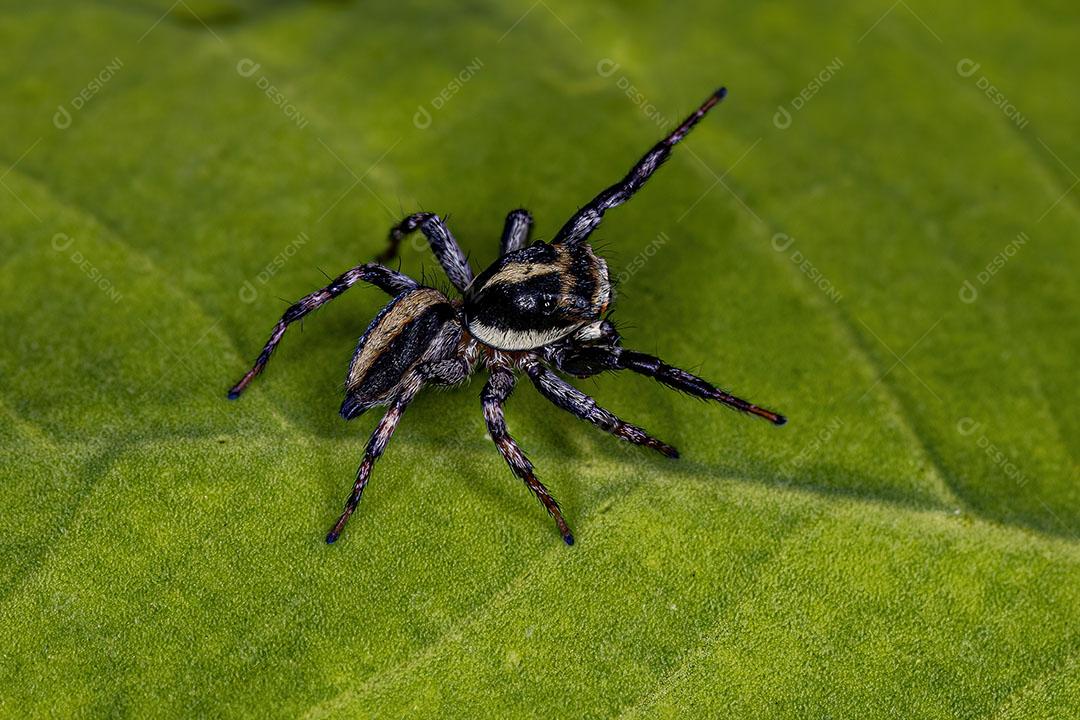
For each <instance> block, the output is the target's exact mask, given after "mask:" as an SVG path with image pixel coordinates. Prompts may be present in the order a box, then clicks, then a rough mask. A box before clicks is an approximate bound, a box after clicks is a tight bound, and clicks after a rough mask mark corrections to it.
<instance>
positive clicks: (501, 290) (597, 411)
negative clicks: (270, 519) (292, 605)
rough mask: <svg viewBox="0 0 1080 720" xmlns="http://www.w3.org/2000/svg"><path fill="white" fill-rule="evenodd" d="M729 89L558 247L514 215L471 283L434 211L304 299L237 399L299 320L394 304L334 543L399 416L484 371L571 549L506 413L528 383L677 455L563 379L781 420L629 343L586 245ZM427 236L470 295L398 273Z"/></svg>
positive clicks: (354, 411)
mask: <svg viewBox="0 0 1080 720" xmlns="http://www.w3.org/2000/svg"><path fill="white" fill-rule="evenodd" d="M725 92H726V91H725V90H724V88H721V89H720V90H718V91H717V92H715V93H714V94H713V95H711V96H710V97H709V99H708V100H706V101H705V102H704V103H703V104H702V105H701V107H699V108H698V109H697V110H696V111H694V112H693V113H692V114H691V115H690V116H689V117H688V118H687V119H686V120H685V121H684V122H683V123H682V124H681V125H680V126H679V127H678V128H676V129H675V130H674V131H673V132H672V133H671V134H670V135H668V136H667V137H666V138H664V139H663V140H661V141H660V142H659V143H657V144H656V145H655V146H654V147H653V148H652V149H651V150H650V151H649V152H648V153H646V154H645V156H644V157H643V158H642V159H641V160H639V161H638V163H637V164H636V165H635V166H634V167H633V168H632V169H631V170H630V172H629V174H627V176H626V177H625V178H623V179H622V180H621V181H620V182H618V183H616V184H615V185H612V186H611V187H609V188H608V189H606V190H604V191H603V192H601V193H600V194H599V195H597V196H596V197H595V198H594V199H593V200H592V201H591V202H590V203H589V204H588V205H586V206H585V207H583V208H581V209H580V210H579V211H578V212H577V213H576V214H575V215H574V216H573V217H572V218H570V220H568V221H567V222H566V224H565V225H563V227H562V229H561V230H559V232H558V233H557V234H556V236H555V238H554V239H553V240H552V241H551V242H549V243H545V242H541V241H536V242H533V243H531V244H530V243H529V233H530V230H531V228H532V217H531V216H530V215H529V213H528V211H526V210H514V211H513V212H511V213H510V214H509V215H508V216H507V218H506V223H505V225H504V227H503V233H502V239H501V242H500V247H499V258H498V260H496V261H495V262H494V263H493V264H492V265H491V267H489V268H488V269H486V270H485V271H484V272H482V273H481V274H480V275H478V276H476V277H475V278H474V277H473V271H472V268H471V266H470V265H469V262H468V260H467V259H466V258H465V255H464V253H462V251H461V248H460V247H459V246H458V244H457V241H456V240H455V239H454V236H453V235H452V234H451V232H450V229H449V228H448V227H447V226H446V224H445V223H444V222H443V221H442V220H441V219H440V218H439V217H438V216H436V215H434V214H432V213H416V214H414V215H410V216H408V217H406V218H405V219H404V220H402V221H401V222H400V223H399V224H398V225H397V226H395V227H394V228H393V229H392V230H391V231H390V242H389V247H388V248H387V250H386V251H385V252H384V253H383V254H382V255H381V256H379V257H378V258H377V259H376V260H377V261H376V262H373V263H366V264H363V265H358V266H356V267H354V268H352V269H351V270H348V271H346V272H345V273H343V274H342V275H340V276H338V277H337V278H335V279H334V280H333V281H332V282H331V283H330V284H329V285H327V286H326V287H325V288H323V289H321V290H318V291H316V292H314V293H311V294H310V295H308V296H306V297H304V298H302V299H300V300H299V301H297V302H296V303H295V304H293V305H292V306H290V307H289V309H288V310H286V311H285V314H284V315H283V316H282V318H281V320H279V321H278V323H277V324H276V325H275V326H274V329H273V331H272V332H271V334H270V339H269V340H268V341H267V343H266V345H265V347H264V348H263V350H262V352H261V353H260V355H259V357H258V359H257V360H256V361H255V364H254V366H253V367H252V368H251V369H250V370H249V371H248V372H247V373H246V374H245V375H244V377H243V378H241V379H240V381H239V382H238V383H237V384H236V385H235V386H233V388H232V389H231V390H230V391H229V398H230V399H235V398H237V397H239V396H240V394H241V393H242V392H243V391H244V389H245V388H246V387H247V386H248V384H249V383H250V382H251V381H252V379H254V377H255V376H256V375H258V374H259V373H260V372H262V370H263V368H264V367H265V366H266V363H267V362H268V361H269V360H270V356H271V354H272V353H273V351H274V349H275V348H276V347H277V344H278V343H279V342H280V341H281V338H282V336H283V335H284V333H285V330H286V328H287V327H288V326H289V324H290V323H292V322H295V321H296V320H299V319H301V318H302V317H304V316H305V315H307V314H308V313H310V312H311V311H313V310H315V309H316V308H318V307H320V306H321V305H324V304H325V303H327V302H329V301H330V300H332V299H334V298H335V297H337V296H338V295H340V294H341V293H343V292H344V291H345V290H347V289H348V288H350V287H351V286H352V285H354V284H356V283H357V282H360V281H364V282H367V283H369V284H372V285H374V286H376V287H378V288H381V289H382V290H384V291H385V292H387V293H388V294H389V295H391V296H392V298H393V299H392V300H391V301H390V303H389V304H387V305H386V306H385V307H384V308H383V309H382V310H381V311H380V312H379V314H378V315H377V316H376V317H375V319H374V320H373V321H372V322H371V324H370V325H369V326H368V328H367V330H366V331H365V332H364V334H363V336H362V337H361V338H360V341H359V342H358V343H357V347H356V352H355V353H354V354H353V359H352V362H351V363H350V365H349V372H348V376H347V378H346V383H345V400H344V401H343V402H342V405H341V415H342V417H344V418H345V419H346V420H351V419H352V418H355V417H357V416H359V415H361V414H362V413H364V412H365V411H367V410H369V409H371V408H373V407H376V406H385V407H387V410H386V412H385V414H384V415H383V417H382V418H381V419H380V420H379V422H378V424H377V425H376V426H375V430H374V431H373V432H372V434H371V438H370V440H369V441H368V444H367V449H366V450H365V452H364V458H363V460H362V461H361V463H360V467H359V468H358V469H357V472H356V480H355V482H354V483H353V489H352V492H351V493H350V494H349V498H348V500H346V502H345V509H344V510H343V511H342V513H341V516H340V517H339V518H338V521H337V523H335V525H334V527H333V528H332V529H331V530H330V532H329V533H328V534H327V536H326V541H327V542H328V543H332V542H334V541H335V540H337V538H338V536H339V534H340V533H341V530H342V528H343V527H344V526H345V523H346V522H347V521H348V519H349V517H350V516H351V515H352V513H353V511H354V510H355V509H356V507H357V505H358V503H359V502H360V497H361V495H362V494H363V492H364V488H365V487H366V486H367V482H368V480H369V478H370V477H371V471H372V469H373V467H374V465H375V461H376V460H377V459H378V458H379V456H380V455H382V453H383V451H384V450H385V449H386V445H387V443H388V442H389V440H390V436H391V435H393V432H394V429H395V428H396V427H397V424H398V421H399V420H400V419H401V415H402V413H403V412H404V411H405V408H406V407H408V405H409V403H410V402H412V400H413V399H414V398H415V397H416V395H417V393H419V392H420V390H421V389H422V388H423V387H424V386H426V385H454V384H457V383H461V382H463V381H464V380H466V379H467V378H468V377H469V376H470V375H472V374H473V373H475V372H477V371H478V370H479V369H480V368H481V367H485V368H487V370H488V380H487V382H486V383H485V385H484V389H483V391H482V392H481V394H480V400H481V404H482V407H483V412H484V421H485V422H486V424H487V428H488V434H489V435H490V436H491V439H492V440H493V441H494V443H495V445H496V447H497V448H498V449H499V452H500V453H501V454H502V456H503V458H504V459H505V460H506V462H507V464H508V465H509V466H510V469H511V470H512V471H513V472H514V474H515V475H517V476H518V477H519V478H520V479H521V480H522V481H523V482H524V483H525V485H526V486H527V487H528V488H529V490H531V491H532V493H533V494H534V495H535V496H536V498H537V499H538V500H539V501H540V503H541V504H542V505H543V506H544V508H545V509H546V510H547V511H548V514H550V515H551V517H552V518H553V519H554V520H555V524H556V525H557V526H558V528H559V532H560V533H561V534H562V536H563V539H564V540H565V541H566V543H567V544H568V545H572V544H573V542H574V536H573V534H572V533H571V531H570V528H569V526H568V525H567V524H566V520H565V519H564V518H563V515H562V511H561V510H560V509H559V505H558V503H557V502H555V499H554V498H553V497H552V496H551V493H550V492H548V490H547V488H546V487H544V485H543V484H542V483H541V482H540V481H539V480H538V479H537V478H536V473H535V471H534V469H533V466H532V463H530V462H529V459H528V458H527V457H526V456H525V454H524V453H523V452H522V450H521V448H520V447H519V446H518V444H517V443H516V442H515V441H514V439H513V438H512V437H511V436H510V433H509V431H508V430H507V427H506V420H505V418H504V415H503V405H504V404H505V402H506V400H507V398H509V396H510V394H511V392H513V389H514V385H515V383H516V379H517V373H518V372H522V373H524V374H525V375H526V376H527V377H528V378H529V380H530V381H531V382H532V384H533V386H535V387H536V389H537V390H538V391H539V392H540V394H541V395H543V396H544V397H545V398H547V399H548V400H549V401H550V402H551V403H552V404H554V405H556V406H558V407H559V408H562V409H563V410H566V411H567V412H569V413H571V414H573V415H575V416H577V417H579V418H581V419H582V420H586V421H588V422H591V423H592V424H594V425H596V426H597V427H599V428H600V429H602V430H605V431H607V432H609V433H611V434H612V435H615V436H616V437H618V438H620V439H622V440H625V441H627V442H630V443H634V444H636V445H641V446H643V447H648V448H652V449H653V450H656V451H657V452H660V453H661V454H663V455H665V456H667V457H671V458H676V457H678V452H677V451H676V450H675V448H673V447H671V446H670V445H667V444H666V443H664V442H661V441H660V440H657V439H656V438H654V437H652V436H651V435H649V434H648V433H647V432H646V431H645V430H643V429H642V428H639V427H637V426H635V425H631V424H630V423H627V422H625V421H623V420H621V419H620V418H619V417H617V416H616V415H614V414H613V413H611V412H609V411H608V410H605V409H604V408H602V407H600V406H599V405H597V403H596V401H595V400H593V399H592V398H591V397H589V396H588V395H586V394H585V393H584V392H582V391H581V390H578V389H577V388H576V387H574V386H573V385H571V384H569V383H567V382H566V381H565V380H563V379H562V378H561V377H559V375H557V374H556V373H555V372H554V371H553V369H554V370H558V371H560V372H563V373H566V374H568V375H573V376H575V377H580V378H586V377H591V376H593V375H596V374H598V373H601V372H607V371H617V370H630V371H631V372H635V373H639V374H641V375H646V376H648V377H652V378H654V379H655V380H657V381H658V382H660V383H662V384H664V385H666V386H668V387H670V388H673V389H675V390H680V391H682V392H685V393H687V394H690V395H694V396H696V397H698V398H701V399H704V400H715V401H717V402H720V403H722V404H724V405H727V406H728V407H731V408H734V409H736V410H739V411H742V412H745V413H748V414H752V415H757V416H758V417H762V418H765V419H766V420H768V421H770V422H771V423H773V424H775V425H783V424H784V423H785V422H786V419H785V418H784V416H782V415H780V414H778V413H775V412H773V411H771V410H765V409H764V408H761V407H758V406H756V405H754V404H752V403H750V402H748V401H746V400H742V399H740V398H737V397H735V396H734V395H731V394H729V393H727V392H725V391H723V390H721V389H719V388H717V387H715V386H714V385H712V384H711V383H709V382H707V381H705V380H703V379H701V378H699V377H697V376H696V375H693V374H691V373H689V372H687V371H685V370H680V369H679V368H676V367H673V366H671V365H668V364H667V363H665V362H664V361H662V360H660V359H659V358H656V357H653V356H651V355H646V354H645V353H640V352H637V351H633V350H629V349H626V348H623V347H622V343H621V338H620V337H619V333H618V331H617V330H616V329H615V326H614V325H613V324H612V323H611V322H610V320H608V319H606V313H607V312H608V309H609V307H610V305H611V301H612V288H611V279H610V277H609V275H608V270H607V264H606V263H605V262H604V261H603V259H601V258H599V257H597V256H596V254H595V253H594V252H593V249H592V247H590V246H589V244H588V242H587V240H588V237H589V235H590V234H591V233H592V231H593V230H594V229H595V228H596V227H597V226H598V225H599V224H600V220H601V218H602V216H603V214H604V211H605V210H608V209H610V208H613V207H615V206H617V205H621V204H622V203H624V202H626V201H627V200H628V199H629V198H630V197H631V196H632V195H633V194H634V193H635V192H637V191H638V190H639V189H640V188H641V187H642V185H644V183H645V181H646V180H647V179H648V178H649V176H651V175H652V174H653V173H654V172H655V171H656V169H657V168H658V167H659V166H660V165H661V163H663V162H664V160H666V159H667V158H668V156H669V155H670V154H671V148H672V147H673V146H674V145H675V144H676V143H678V142H679V141H680V140H681V139H682V138H683V137H685V135H686V134H687V133H688V132H689V131H690V129H691V128H692V127H693V126H694V125H695V124H697V122H698V121H699V120H700V119H701V118H702V117H704V115H705V113H707V112H708V111H709V109H710V108H712V106H713V105H715V104H716V103H718V102H719V101H720V100H721V99H722V98H723V97H724V95H725ZM415 230H420V231H421V232H422V233H423V234H424V236H425V237H426V238H427V240H428V243H429V244H430V246H431V249H432V251H433V252H434V254H435V257H436V258H437V259H438V260H439V263H440V265H441V266H442V268H443V270H444V271H445V272H446V275H447V277H448V278H449V279H450V282H451V284H453V286H454V287H455V288H456V289H457V291H458V292H460V293H461V295H462V297H461V299H451V298H450V297H448V296H447V295H445V294H444V293H442V292H440V291H438V290H436V289H434V288H430V287H425V286H422V285H420V284H419V283H417V282H416V281H415V280H413V279H412V278H410V277H408V276H406V275H403V274H401V273H399V272H396V271H394V270H391V269H390V268H388V267H386V266H385V265H384V264H382V263H386V262H388V261H389V260H391V259H392V258H393V257H395V256H396V254H397V250H398V247H399V245H400V244H401V240H402V238H404V237H405V235H407V234H408V233H410V232H413V231H415Z"/></svg>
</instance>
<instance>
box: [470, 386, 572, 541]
mask: <svg viewBox="0 0 1080 720" xmlns="http://www.w3.org/2000/svg"><path fill="white" fill-rule="evenodd" d="M490 373H491V374H490V376H489V377H488V381H487V383H486V384H485V385H484V390H483V391H482V392H481V394H480V402H481V403H482V404H483V408H484V420H485V422H487V427H488V434H489V435H491V439H492V440H493V441H494V442H495V446H496V447H497V448H499V452H500V453H502V456H503V458H505V459H506V463H507V465H509V466H510V469H511V470H513V471H514V474H515V475H517V476H518V477H519V478H521V480H522V481H523V482H524V483H525V485H526V486H528V488H529V489H530V490H532V492H533V495H535V496H536V499H537V500H539V501H540V503H541V504H542V505H543V506H544V508H545V509H546V510H547V511H548V514H549V515H551V517H552V518H553V519H554V520H555V524H556V525H558V526H559V532H560V533H562V536H563V541H564V542H566V544H567V545H573V544H574V535H573V533H571V532H570V527H569V526H568V525H567V524H566V520H565V519H563V515H562V511H561V510H560V509H559V504H558V503H557V502H555V498H553V497H552V496H551V493H550V492H548V489H547V488H546V487H544V484H543V483H541V482H540V481H539V480H537V479H536V475H535V474H534V473H533V466H532V463H531V462H529V459H528V458H527V457H525V453H523V452H522V451H521V448H520V447H519V446H518V444H517V443H516V442H515V441H514V438H512V437H510V433H509V431H507V429H506V418H505V417H504V415H503V404H504V403H505V402H506V399H507V398H508V397H510V393H511V392H512V391H513V389H514V382H515V381H514V374H513V373H512V372H510V371H509V370H507V369H505V368H501V367H492V368H491V369H490Z"/></svg>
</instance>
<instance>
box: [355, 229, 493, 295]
mask: <svg viewBox="0 0 1080 720" xmlns="http://www.w3.org/2000/svg"><path fill="white" fill-rule="evenodd" d="M415 230H420V232H422V233H424V237H426V238H427V241H428V244H429V245H430V246H431V251H432V252H433V253H434V254H435V259H437V260H438V261H439V264H440V265H442V268H443V270H444V271H445V272H446V276H447V277H448V278H450V282H451V283H453V285H454V287H456V288H457V289H458V292H462V293H463V292H465V288H467V287H469V283H471V282H472V279H473V271H472V266H470V265H469V260H468V258H466V257H465V253H463V252H462V251H461V246H459V245H458V242H457V240H455V239H454V235H453V233H451V232H450V228H448V227H447V226H446V223H445V222H443V220H442V218H440V217H439V216H438V215H436V214H435V213H429V212H421V213H414V214H412V215H409V216H408V217H406V218H405V219H404V220H402V221H401V222H400V223H398V224H397V225H395V226H394V227H393V228H391V229H390V237H389V243H388V245H387V248H386V250H384V251H383V252H382V254H380V255H379V256H378V257H377V258H376V259H375V260H376V262H380V263H387V262H389V261H391V260H393V259H394V258H395V257H397V254H398V248H399V247H400V245H401V241H402V239H404V237H405V236H406V235H408V234H409V233H411V232H413V231H415Z"/></svg>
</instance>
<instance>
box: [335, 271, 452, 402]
mask: <svg viewBox="0 0 1080 720" xmlns="http://www.w3.org/2000/svg"><path fill="white" fill-rule="evenodd" d="M461 335H462V328H461V323H460V322H459V321H458V319H457V311H456V310H455V309H454V307H453V306H452V305H451V304H450V301H449V299H447V297H446V296H445V295H443V294H442V293H441V292H439V291H438V290H434V289H432V288H425V287H422V288H418V289H416V290H408V291H406V292H404V293H402V294H401V295H398V296H397V297H396V298H394V299H393V300H392V301H390V304H389V305H387V306H386V307H384V308H383V309H382V310H381V311H380V312H379V314H378V315H377V316H376V317H375V319H374V320H372V321H371V325H369V326H368V329H367V331H366V332H365V333H364V335H363V337H361V338H360V342H359V343H357V346H356V352H355V353H354V354H353V359H352V363H351V364H350V365H349V375H348V377H347V378H346V381H345V401H344V402H343V403H342V404H341V415H342V417H344V418H345V419H347V420H350V419H352V418H354V417H356V416H357V415H360V414H361V413H362V412H364V411H365V410H368V409H369V408H372V407H375V406H376V405H384V404H386V403H387V402H389V401H391V400H393V398H394V397H395V396H396V395H397V392H398V389H399V388H400V387H401V386H402V385H404V384H406V383H409V382H420V378H419V377H418V376H417V375H416V373H415V370H416V368H417V366H418V365H420V364H421V363H425V362H430V361H434V360H444V359H447V358H449V357H451V356H452V355H453V354H454V351H455V349H456V348H457V345H458V341H459V340H460V339H461Z"/></svg>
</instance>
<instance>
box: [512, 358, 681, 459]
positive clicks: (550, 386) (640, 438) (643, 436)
mask: <svg viewBox="0 0 1080 720" xmlns="http://www.w3.org/2000/svg"><path fill="white" fill-rule="evenodd" d="M525 372H526V373H527V374H528V375H529V379H530V380H532V382H533V385H535V386H536V389H537V390H539V391H540V394H541V395H543V396H544V397H545V398H547V399H548V400H550V401H551V403H552V404H554V405H556V406H558V407H560V408H562V409H563V410H566V411H567V412H569V413H571V414H572V415H576V416H578V417H579V418H581V419H582V420H587V421H588V422H590V423H592V424H593V425H595V426H597V427H598V428H600V429H601V430H605V431H607V432H609V433H611V434H612V435H614V436H615V437H617V438H620V439H622V440H626V441H627V442H630V443H633V444H635V445H642V446H644V447H647V448H652V449H653V450H656V451H657V452H658V453H660V454H662V455H665V456H666V457H669V458H672V459H675V458H678V457H679V451H678V450H676V449H675V448H673V447H672V446H670V445H668V444H667V443H665V442H662V441H660V440H657V439H656V438H654V437H653V436H651V435H649V434H648V433H647V432H645V431H644V430H643V429H641V428H639V427H638V426H637V425H631V424H630V423H628V422H626V421H625V420H622V419H621V418H619V417H618V416H617V415H615V414H614V413H612V412H610V411H609V410H605V409H604V408H602V407H600V406H599V405H597V403H596V400H594V399H593V398H592V397H590V396H589V395H586V394H585V393H583V392H582V391H580V390H578V389H577V388H576V387H574V386H573V385H571V384H570V383H568V382H566V381H565V380H563V379H562V378H560V377H559V376H558V375H556V374H555V373H553V372H551V371H550V370H548V369H547V368H546V367H544V366H543V365H541V364H540V363H539V362H534V363H530V364H527V365H526V366H525Z"/></svg>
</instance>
